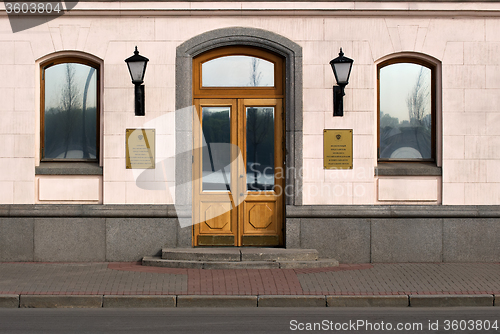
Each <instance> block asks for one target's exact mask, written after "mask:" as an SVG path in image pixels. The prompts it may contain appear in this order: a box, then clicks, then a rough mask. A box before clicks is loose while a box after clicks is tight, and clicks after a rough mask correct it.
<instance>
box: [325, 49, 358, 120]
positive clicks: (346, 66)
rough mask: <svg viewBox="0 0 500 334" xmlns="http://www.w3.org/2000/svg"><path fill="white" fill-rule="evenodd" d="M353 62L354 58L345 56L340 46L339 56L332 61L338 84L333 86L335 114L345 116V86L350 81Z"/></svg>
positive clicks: (331, 64)
mask: <svg viewBox="0 0 500 334" xmlns="http://www.w3.org/2000/svg"><path fill="white" fill-rule="evenodd" d="M353 62H354V61H353V60H352V59H350V58H347V57H344V53H343V52H342V48H340V52H339V56H338V57H337V58H335V59H333V60H331V61H330V66H332V70H333V74H334V75H335V80H337V85H338V86H333V116H344V104H343V97H344V95H345V93H344V88H345V86H347V84H348V83H349V76H350V75H351V68H352V63H353Z"/></svg>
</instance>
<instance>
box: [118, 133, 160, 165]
mask: <svg viewBox="0 0 500 334" xmlns="http://www.w3.org/2000/svg"><path fill="white" fill-rule="evenodd" d="M126 131H127V132H126V135H125V146H126V148H125V155H126V167H127V169H154V168H155V130H154V129H127V130H126Z"/></svg>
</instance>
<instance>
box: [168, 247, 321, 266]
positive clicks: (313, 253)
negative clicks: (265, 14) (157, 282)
mask: <svg viewBox="0 0 500 334" xmlns="http://www.w3.org/2000/svg"><path fill="white" fill-rule="evenodd" d="M162 259H165V260H183V261H202V262H213V261H215V262H217V261H218V262H220V261H222V262H240V261H275V262H280V261H316V260H317V259H318V251H317V250H315V249H284V248H256V247H210V248H209V247H207V248H164V249H163V250H162Z"/></svg>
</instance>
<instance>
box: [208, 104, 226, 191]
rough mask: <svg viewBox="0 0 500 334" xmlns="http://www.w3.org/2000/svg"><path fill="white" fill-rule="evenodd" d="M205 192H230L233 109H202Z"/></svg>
mask: <svg viewBox="0 0 500 334" xmlns="http://www.w3.org/2000/svg"><path fill="white" fill-rule="evenodd" d="M201 113H202V131H203V132H202V133H203V136H204V139H205V143H206V145H203V150H202V184H203V185H202V189H203V191H230V182H231V116H230V115H231V107H202V111H201Z"/></svg>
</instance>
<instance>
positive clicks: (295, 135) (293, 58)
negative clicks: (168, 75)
mask: <svg viewBox="0 0 500 334" xmlns="http://www.w3.org/2000/svg"><path fill="white" fill-rule="evenodd" d="M231 46H245V47H255V48H259V49H262V50H264V51H268V52H271V53H274V54H276V55H279V56H280V57H282V58H283V69H284V73H283V78H284V82H283V90H284V94H283V104H284V105H285V106H286V113H285V119H284V122H283V127H284V129H285V130H284V152H285V154H284V157H283V161H284V166H286V171H287V173H286V181H285V183H284V187H283V190H284V198H283V201H284V203H283V205H301V204H302V178H301V170H302V77H301V73H302V48H301V47H300V46H299V45H298V44H296V43H295V42H293V41H291V40H289V39H287V38H285V37H283V36H280V35H277V34H275V33H272V32H269V31H265V30H261V29H255V28H242V27H236V28H223V29H218V30H213V31H209V32H206V33H203V34H201V35H198V36H195V37H193V38H191V39H189V40H187V41H186V42H184V43H183V44H181V45H179V46H178V47H177V54H176V109H177V110H180V109H183V108H187V107H190V106H192V105H193V97H194V95H193V93H194V92H193V59H194V58H195V57H197V56H199V55H201V54H203V53H206V52H209V51H211V50H215V49H219V48H223V47H231ZM184 115H186V114H184ZM175 126H176V157H177V158H176V192H175V202H176V208H177V210H178V213H177V214H178V216H179V215H182V216H183V219H184V221H186V219H192V216H191V213H192V199H193V197H192V196H193V193H192V188H191V187H190V186H189V187H186V186H183V185H186V184H191V180H192V174H193V169H192V166H193V164H192V162H193V161H192V156H191V155H190V154H189V155H187V154H185V152H188V151H190V150H191V149H192V143H191V142H190V141H189V140H191V139H192V138H193V125H192V119H191V118H190V117H182V116H179V117H176V121H175ZM183 152H184V153H183ZM285 217H286V213H285V214H284V219H283V220H285ZM193 222H194V220H193ZM184 226H185V224H184ZM284 238H286V235H285V236H284ZM178 245H179V246H180V247H189V246H192V245H194V242H193V232H192V229H190V228H183V229H181V231H180V233H179V239H178Z"/></svg>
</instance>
